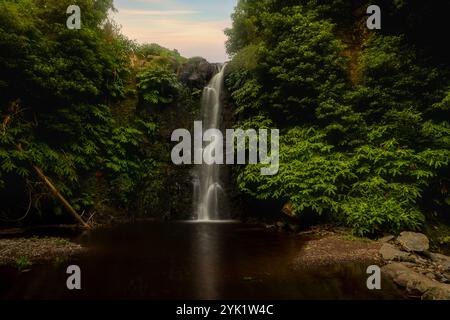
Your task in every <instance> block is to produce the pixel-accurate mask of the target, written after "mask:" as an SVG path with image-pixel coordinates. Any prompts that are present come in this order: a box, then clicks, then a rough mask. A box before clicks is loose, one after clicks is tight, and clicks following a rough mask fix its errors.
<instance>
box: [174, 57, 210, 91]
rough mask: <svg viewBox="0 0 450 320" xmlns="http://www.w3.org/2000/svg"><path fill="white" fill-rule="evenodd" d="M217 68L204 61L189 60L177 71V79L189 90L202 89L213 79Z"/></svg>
mask: <svg viewBox="0 0 450 320" xmlns="http://www.w3.org/2000/svg"><path fill="white" fill-rule="evenodd" d="M217 69H218V67H217V65H215V64H211V63H209V62H208V61H207V60H206V59H203V58H200V57H196V58H191V59H189V60H188V61H187V62H186V63H184V64H183V65H182V66H181V67H180V69H179V70H178V79H179V80H180V81H181V82H182V83H184V84H185V85H187V86H188V87H190V88H197V89H203V88H204V87H205V86H206V85H207V84H208V82H209V81H210V80H211V78H212V77H213V75H214V73H215V72H216V71H217Z"/></svg>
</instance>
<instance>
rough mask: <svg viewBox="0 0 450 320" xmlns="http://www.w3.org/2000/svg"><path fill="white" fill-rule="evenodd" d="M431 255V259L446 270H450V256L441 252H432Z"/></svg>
mask: <svg viewBox="0 0 450 320" xmlns="http://www.w3.org/2000/svg"><path fill="white" fill-rule="evenodd" d="M429 255H430V259H431V261H433V262H434V263H436V264H437V265H440V266H442V269H443V270H444V271H450V257H448V256H445V255H443V254H439V253H430V254H429Z"/></svg>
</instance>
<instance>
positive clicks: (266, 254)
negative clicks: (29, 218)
mask: <svg viewBox="0 0 450 320" xmlns="http://www.w3.org/2000/svg"><path fill="white" fill-rule="evenodd" d="M76 241H78V242H80V243H82V244H83V245H85V246H87V247H89V248H90V250H89V253H87V254H85V255H83V256H81V257H78V258H75V259H72V260H70V261H63V262H61V261H59V263H50V264H48V265H40V266H33V267H32V270H31V271H29V272H25V273H20V272H18V271H16V270H15V269H13V268H1V269H0V298H1V299H141V300H142V299H397V298H402V295H401V293H400V292H399V291H398V290H397V288H396V287H395V285H394V284H392V283H390V282H388V281H387V280H385V279H383V282H382V287H383V289H382V290H379V291H370V290H368V289H367V287H366V279H367V276H368V275H367V274H366V268H367V265H364V264H345V265H336V266H333V267H322V268H314V269H311V268H310V269H305V270H301V271H299V270H298V269H294V266H293V261H294V259H295V257H296V255H298V252H299V251H300V249H301V247H302V246H304V245H305V243H306V239H303V238H301V237H298V236H294V235H288V234H284V233H278V232H276V231H271V230H266V229H264V228H261V227H259V226H254V225H246V224H240V223H203V224H199V223H186V222H172V223H156V222H151V223H139V224H130V225H121V226H117V227H114V228H112V229H103V230H96V231H92V232H86V233H85V234H83V235H81V236H80V237H79V238H77V240H76ZM70 264H77V265H79V266H80V268H81V272H82V290H80V291H69V290H68V289H67V288H66V279H67V277H68V275H67V274H66V268H67V266H68V265H70Z"/></svg>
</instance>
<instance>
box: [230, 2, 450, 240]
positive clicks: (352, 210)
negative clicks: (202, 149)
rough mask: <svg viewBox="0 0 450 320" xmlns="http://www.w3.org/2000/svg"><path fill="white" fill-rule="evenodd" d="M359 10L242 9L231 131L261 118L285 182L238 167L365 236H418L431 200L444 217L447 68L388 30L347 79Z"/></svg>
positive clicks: (237, 21) (268, 196)
mask: <svg viewBox="0 0 450 320" xmlns="http://www.w3.org/2000/svg"><path fill="white" fill-rule="evenodd" d="M364 5H365V2H364V1H361V2H360V3H358V2H355V3H353V4H349V3H348V2H343V1H333V2H332V3H330V2H325V1H307V0H305V1H300V5H299V2H295V1H284V0H276V1H263V2H262V3H261V4H258V5H257V4H256V3H255V2H252V1H239V3H238V6H237V9H236V12H235V14H234V16H233V19H234V21H233V28H231V29H230V30H228V31H227V35H228V36H229V40H228V49H229V52H230V53H232V54H233V61H232V62H231V63H230V65H229V67H228V71H227V75H226V85H227V88H228V89H229V91H230V93H231V94H230V95H231V99H232V101H233V103H234V104H235V119H236V120H237V125H236V126H237V127H239V126H244V127H246V126H248V125H249V124H250V125H254V126H255V128H258V123H259V122H261V121H263V119H264V121H265V123H266V125H269V127H272V128H273V127H276V128H279V129H282V137H281V139H280V151H279V152H280V170H279V173H278V175H276V176H261V175H260V171H259V169H260V168H259V166H258V165H248V166H245V167H243V168H238V169H236V170H237V174H236V177H237V184H238V188H239V189H240V190H241V192H243V193H246V194H248V195H250V196H251V197H253V198H255V199H259V200H261V201H279V202H280V205H281V204H283V203H285V202H288V201H290V202H291V203H292V204H293V208H294V210H295V212H296V213H297V214H298V215H299V216H301V215H302V213H304V212H311V211H312V212H315V213H316V214H319V215H321V214H327V215H329V216H330V217H332V218H333V219H335V220H338V221H340V222H341V223H344V224H346V225H348V226H350V227H352V228H353V231H354V233H355V234H357V235H359V236H364V235H377V234H382V233H383V232H392V233H396V232H399V231H401V230H405V229H408V230H418V229H420V228H422V227H423V224H424V222H425V219H426V214H425V213H426V211H427V210H429V209H430V208H429V204H430V203H433V205H434V206H435V205H437V204H438V205H439V206H440V209H439V210H441V211H444V212H445V210H446V209H445V208H447V211H448V203H446V202H445V197H448V193H445V190H447V187H446V186H448V183H449V178H448V168H449V161H450V160H449V159H450V145H449V133H450V132H449V123H448V120H447V119H448V110H449V103H448V102H449V91H448V88H449V83H450V82H449V81H450V80H449V79H450V76H449V75H450V70H449V66H448V63H447V64H445V65H443V64H442V63H441V62H439V63H436V62H435V61H439V60H438V59H434V57H433V56H430V55H429V54H430V51H427V54H428V55H427V54H425V51H424V50H419V49H417V44H416V40H417V39H413V38H412V37H411V35H410V34H407V33H406V32H405V34H399V35H393V34H392V31H391V30H389V32H390V33H389V34H376V33H372V34H371V35H370V36H368V37H367V38H366V39H364V40H363V43H362V45H361V52H360V53H359V54H358V56H359V59H358V70H357V72H358V73H359V78H360V80H359V81H358V82H357V83H354V82H351V81H350V80H351V79H350V76H349V73H350V72H349V69H350V65H349V61H348V59H347V58H346V56H347V54H345V52H346V50H348V48H347V47H346V45H345V44H344V41H343V40H342V37H341V36H340V35H341V34H342V33H343V32H346V33H350V32H352V31H353V30H349V28H352V26H353V25H359V24H360V23H361V24H362V23H363V22H364V21H355V20H351V19H349V18H348V17H352V12H354V11H355V10H362V9H364ZM389 8H390V9H389V10H391V11H389V12H390V14H396V10H400V9H398V8H392V7H389ZM345 16H346V17H347V18H344V17H345ZM389 27H391V26H389ZM339 28H341V29H339ZM396 30H397V31H398V30H399V29H396ZM437 190H443V191H440V192H437ZM425 197H426V198H425ZM435 209H436V208H435Z"/></svg>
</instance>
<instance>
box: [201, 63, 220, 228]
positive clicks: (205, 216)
mask: <svg viewBox="0 0 450 320" xmlns="http://www.w3.org/2000/svg"><path fill="white" fill-rule="evenodd" d="M225 67H226V64H224V65H222V66H221V67H220V70H217V71H218V72H217V73H216V75H214V77H213V78H212V79H211V81H210V83H209V84H208V86H206V87H205V88H204V90H203V96H202V105H201V115H202V121H203V132H205V131H206V130H208V129H220V126H221V119H222V100H221V93H222V88H223V81H224V71H225ZM218 69H219V66H218ZM212 143H218V137H217V138H215V139H214V142H212ZM223 201H224V190H223V187H222V184H221V181H220V165H218V164H212V165H208V164H202V165H198V166H197V168H196V169H195V173H194V211H195V217H196V219H197V220H198V221H214V220H221V219H223V218H224V216H223V214H224V213H223V212H221V203H222V202H223Z"/></svg>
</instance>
